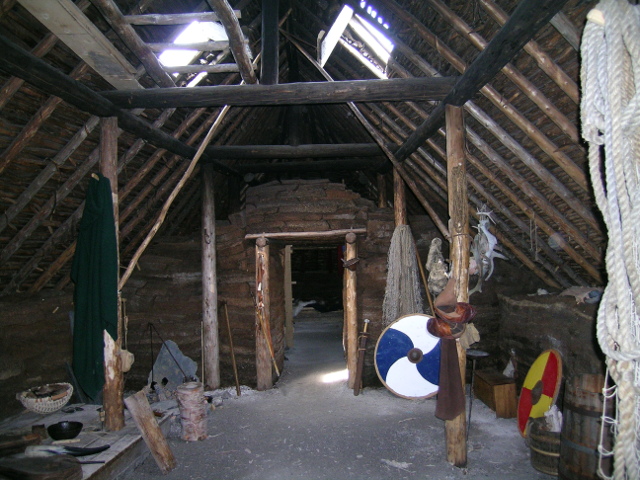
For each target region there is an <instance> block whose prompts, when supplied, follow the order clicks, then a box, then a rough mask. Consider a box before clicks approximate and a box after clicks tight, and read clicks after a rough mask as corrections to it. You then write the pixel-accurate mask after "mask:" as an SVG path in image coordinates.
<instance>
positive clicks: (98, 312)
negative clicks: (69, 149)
mask: <svg viewBox="0 0 640 480" xmlns="http://www.w3.org/2000/svg"><path fill="white" fill-rule="evenodd" d="M117 248H118V247H117V242H116V231H115V224H114V217H113V201H112V197H111V184H110V182H109V180H108V179H107V178H105V177H103V176H102V175H100V176H98V177H97V179H96V177H93V176H92V178H91V180H90V181H89V188H88V189H87V197H86V199H85V206H84V212H83V215H82V220H81V222H80V228H79V232H78V240H77V243H76V251H75V255H74V257H73V265H72V267H71V280H73V282H74V284H75V290H74V328H73V371H74V373H75V376H76V379H77V381H78V384H79V385H80V387H81V388H82V390H84V392H85V393H86V395H87V396H89V397H91V399H92V400H96V399H97V398H98V396H99V394H100V392H101V391H102V387H103V385H104V365H103V362H104V345H103V333H102V332H103V330H107V332H109V334H110V335H111V336H112V337H113V338H114V339H115V338H116V337H117V325H118V250H117Z"/></svg>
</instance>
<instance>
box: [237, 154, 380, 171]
mask: <svg viewBox="0 0 640 480" xmlns="http://www.w3.org/2000/svg"><path fill="white" fill-rule="evenodd" d="M378 165H379V163H378V162H377V161H376V159H374V158H366V159H363V158H353V157H351V158H338V159H336V160H313V161H306V162H303V161H301V162H287V161H281V162H277V163H268V162H264V163H250V164H244V165H236V166H235V169H236V170H237V171H238V172H240V173H274V172H344V171H354V170H374V169H375V170H377V169H378Z"/></svg>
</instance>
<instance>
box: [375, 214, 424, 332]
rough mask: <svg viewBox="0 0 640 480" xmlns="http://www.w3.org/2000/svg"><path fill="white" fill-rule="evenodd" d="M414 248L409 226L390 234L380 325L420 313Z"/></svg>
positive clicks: (399, 226) (420, 299)
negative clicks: (385, 285) (385, 286)
mask: <svg viewBox="0 0 640 480" xmlns="http://www.w3.org/2000/svg"><path fill="white" fill-rule="evenodd" d="M418 275H419V272H418V264H417V261H416V246H415V243H414V241H413V235H412V234H411V228H410V227H409V225H398V226H397V227H396V228H395V230H394V231H393V236H392V237H391V245H390V246H389V255H388V257H387V288H386V290H385V293H384V302H383V303H382V323H383V325H385V326H387V325H390V324H391V323H392V322H394V321H395V320H396V319H398V317H401V316H403V315H409V314H412V313H423V307H422V293H421V290H420V280H419V276H418Z"/></svg>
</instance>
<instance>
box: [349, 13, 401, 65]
mask: <svg viewBox="0 0 640 480" xmlns="http://www.w3.org/2000/svg"><path fill="white" fill-rule="evenodd" d="M356 18H357V19H358V20H360V22H351V23H350V24H349V25H350V26H351V27H352V28H353V29H354V30H355V32H356V33H357V34H358V35H359V36H360V37H362V39H363V40H364V41H365V42H366V44H367V45H368V46H369V47H371V49H372V50H373V51H374V52H375V54H376V55H377V56H378V57H379V58H380V59H381V60H382V61H383V62H384V63H385V64H386V63H387V62H388V61H389V57H390V56H391V51H392V50H393V46H394V45H393V42H392V41H391V40H389V39H388V38H387V37H386V36H385V35H384V34H383V33H382V32H381V31H380V30H378V29H377V28H376V27H374V26H373V25H371V23H369V21H368V20H367V19H365V18H363V17H361V16H360V15H356Z"/></svg>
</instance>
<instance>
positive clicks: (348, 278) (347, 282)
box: [344, 232, 358, 388]
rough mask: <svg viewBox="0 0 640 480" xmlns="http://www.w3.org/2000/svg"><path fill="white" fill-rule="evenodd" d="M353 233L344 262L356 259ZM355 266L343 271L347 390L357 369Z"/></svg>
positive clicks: (354, 377)
mask: <svg viewBox="0 0 640 480" xmlns="http://www.w3.org/2000/svg"><path fill="white" fill-rule="evenodd" d="M356 240H357V236H356V234H355V233H353V232H351V233H347V235H346V236H345V242H346V252H345V262H349V261H354V260H355V259H356V258H358V244H357V243H356ZM356 265H357V263H356V264H355V265H353V266H352V267H345V269H344V291H345V294H344V301H345V303H344V321H345V324H346V327H347V348H346V350H347V370H348V372H349V381H348V385H349V388H354V387H355V385H356V381H357V378H356V370H357V367H358V295H357V274H356V268H355V266H356Z"/></svg>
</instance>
